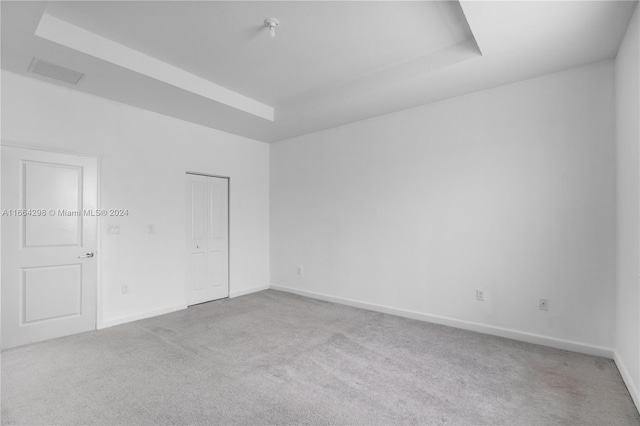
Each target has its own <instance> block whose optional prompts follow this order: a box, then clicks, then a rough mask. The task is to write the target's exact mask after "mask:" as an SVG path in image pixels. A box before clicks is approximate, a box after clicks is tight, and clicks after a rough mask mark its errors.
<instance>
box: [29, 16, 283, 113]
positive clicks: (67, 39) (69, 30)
mask: <svg viewBox="0 0 640 426" xmlns="http://www.w3.org/2000/svg"><path fill="white" fill-rule="evenodd" d="M35 34H36V35H37V36H38V37H42V38H44V39H46V40H49V41H52V42H54V43H57V44H61V45H63V46H66V47H68V48H70V49H73V50H77V51H79V52H82V53H84V54H87V55H90V56H93V57H95V58H98V59H101V60H103V61H107V62H110V63H112V64H115V65H118V66H121V67H123V68H127V69H129V70H131V71H134V72H137V73H139V74H143V75H146V76H147V77H151V78H153V79H156V80H159V81H162V82H164V83H167V84H170V85H172V86H175V87H178V88H180V89H183V90H186V91H188V92H191V93H195V94H196V95H199V96H203V97H205V98H208V99H211V100H213V101H216V102H219V103H221V104H224V105H227V106H230V107H232V108H235V109H238V110H240V111H244V112H246V113H249V114H253V115H255V116H258V117H261V118H264V119H266V120H269V121H274V115H275V112H274V108H273V107H272V106H269V105H266V104H263V103H261V102H258V101H256V100H254V99H251V98H249V97H247V96H244V95H241V94H239V93H236V92H234V91H231V90H229V89H226V88H224V87H222V86H220V85H217V84H215V83H212V82H210V81H209V80H205V79H204V78H201V77H198V76H196V75H194V74H191V73H189V72H187V71H185V70H183V69H181V68H178V67H175V66H173V65H170V64H168V63H166V62H162V61H160V60H158V59H156V58H153V57H151V56H148V55H145V54H144V53H141V52H138V51H137V50H133V49H131V48H129V47H126V46H123V45H121V44H119V43H116V42H114V41H111V40H109V39H108V38H105V37H102V36H99V35H97V34H95V33H92V32H90V31H87V30H85V29H83V28H80V27H77V26H75V25H73V24H70V23H68V22H66V21H63V20H61V19H58V18H56V17H54V16H51V15H49V14H48V13H44V14H43V15H42V18H41V19H40V23H39V24H38V28H37V29H36V32H35Z"/></svg>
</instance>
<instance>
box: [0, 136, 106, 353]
mask: <svg viewBox="0 0 640 426" xmlns="http://www.w3.org/2000/svg"><path fill="white" fill-rule="evenodd" d="M98 173H99V159H98V158H97V157H95V156H88V155H81V154H80V155H79V154H76V153H67V152H60V151H52V150H41V149H37V148H35V147H29V146H25V145H18V146H16V145H13V144H6V143H4V142H3V144H2V206H1V207H2V209H34V210H40V211H47V213H46V215H42V214H41V215H32V216H24V215H13V216H12V215H3V216H2V254H3V256H2V283H1V290H2V298H1V299H2V300H1V303H2V312H1V314H2V332H1V335H2V341H1V347H2V348H3V349H6V348H9V347H15V346H21V345H24V344H28V343H32V342H37V341H41V340H48V339H52V338H56V337H61V336H66V335H70V334H75V333H79V332H83V331H89V330H95V329H96V325H97V319H98V315H97V314H98V311H99V307H98V298H99V291H98V290H99V289H98V259H96V258H93V259H84V260H82V261H80V260H79V259H78V256H79V255H81V254H84V253H86V252H87V251H92V252H97V253H99V252H100V250H98V247H99V246H98V244H99V240H98V224H99V217H97V216H93V217H91V216H84V215H82V213H81V212H83V211H84V210H94V211H95V210H96V209H97V207H98V197H99V187H98ZM51 210H54V211H55V212H56V215H54V214H52V213H50V211H51ZM58 210H70V211H74V212H78V213H77V214H78V215H77V216H58V215H57V213H58Z"/></svg>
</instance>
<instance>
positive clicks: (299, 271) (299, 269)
mask: <svg viewBox="0 0 640 426" xmlns="http://www.w3.org/2000/svg"><path fill="white" fill-rule="evenodd" d="M298 275H302V265H299V266H298Z"/></svg>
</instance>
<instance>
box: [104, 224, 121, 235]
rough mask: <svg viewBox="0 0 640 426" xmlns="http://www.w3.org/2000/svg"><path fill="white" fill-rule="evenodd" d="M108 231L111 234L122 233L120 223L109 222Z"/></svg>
mask: <svg viewBox="0 0 640 426" xmlns="http://www.w3.org/2000/svg"><path fill="white" fill-rule="evenodd" d="M107 233H109V234H119V233H120V225H113V224H109V226H108V227H107Z"/></svg>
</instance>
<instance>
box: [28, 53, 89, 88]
mask: <svg viewBox="0 0 640 426" xmlns="http://www.w3.org/2000/svg"><path fill="white" fill-rule="evenodd" d="M29 71H30V72H32V73H35V74H40V75H43V76H45V77H49V78H52V79H54V80H59V81H64V82H65V83H69V84H78V83H79V82H80V80H82V77H84V74H82V73H81V72H78V71H74V70H70V69H69V68H65V67H61V66H60V65H55V64H52V63H50V62H45V61H43V60H41V59H38V58H33V60H32V61H31V65H30V66H29Z"/></svg>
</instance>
